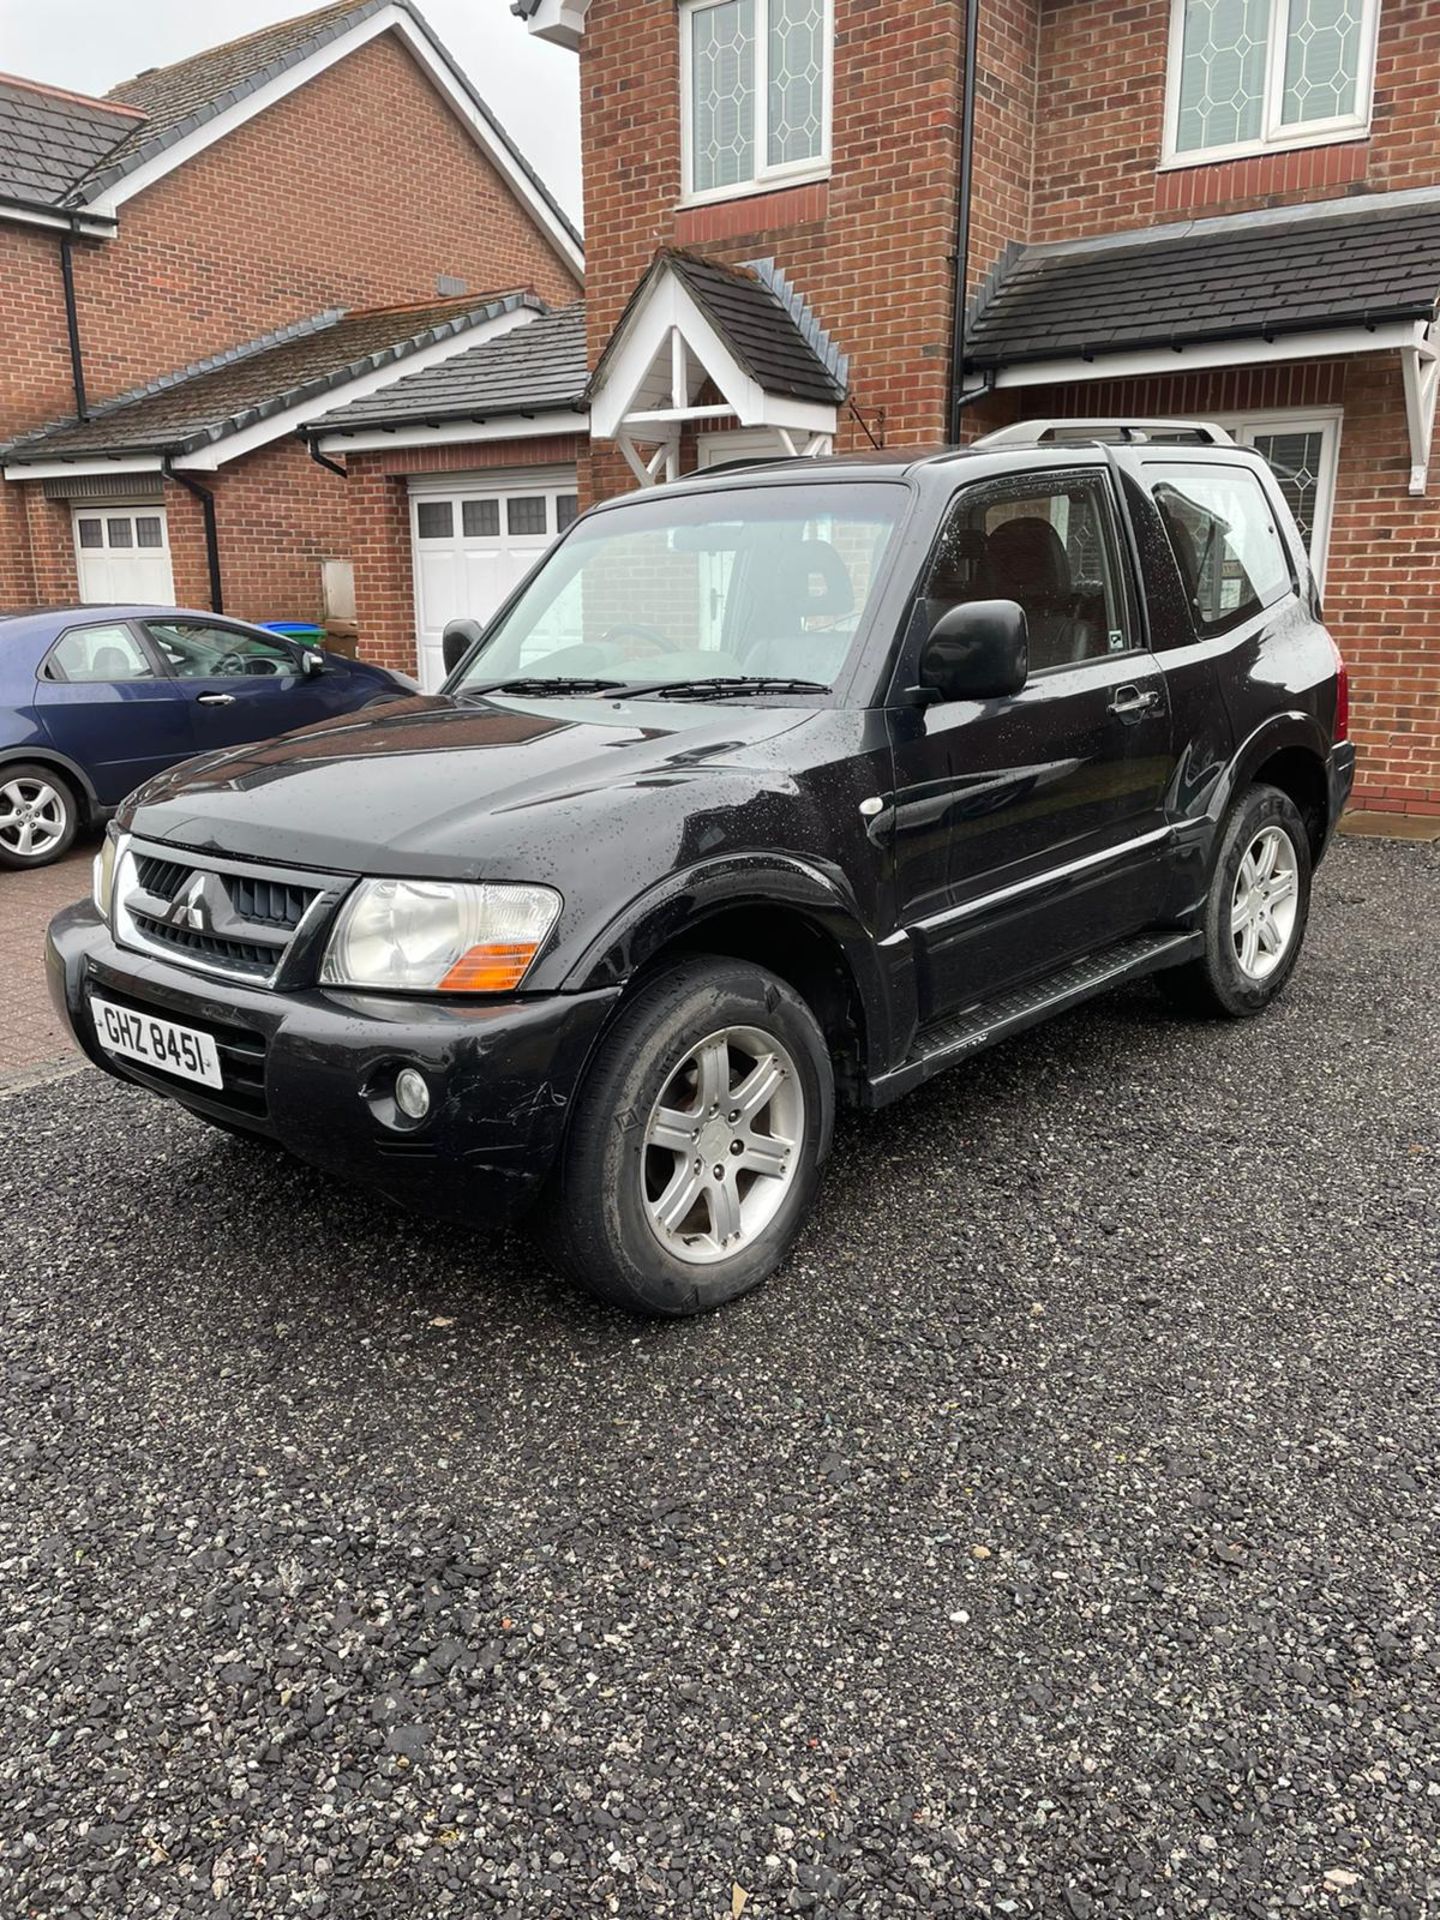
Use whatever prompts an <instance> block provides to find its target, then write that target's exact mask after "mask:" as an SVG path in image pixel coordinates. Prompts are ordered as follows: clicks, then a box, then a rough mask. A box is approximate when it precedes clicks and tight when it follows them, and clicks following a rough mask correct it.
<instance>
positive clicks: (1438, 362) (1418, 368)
mask: <svg viewBox="0 0 1440 1920" xmlns="http://www.w3.org/2000/svg"><path fill="white" fill-rule="evenodd" d="M1436 341H1437V333H1436V329H1435V327H1433V326H1430V327H1421V328H1417V330H1416V335H1415V339H1414V341H1413V342H1412V343H1411V344H1410V345H1409V346H1404V347H1402V348H1401V349H1400V363H1401V366H1402V367H1403V369H1404V373H1405V421H1406V424H1407V426H1408V427H1409V429H1410V491H1411V493H1413V494H1417V495H1418V494H1423V493H1424V492H1425V489H1426V487H1427V486H1428V485H1429V483H1430V453H1431V449H1432V448H1433V446H1434V444H1435V401H1436V398H1437V395H1440V348H1437V344H1436Z"/></svg>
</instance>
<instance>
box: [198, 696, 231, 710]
mask: <svg viewBox="0 0 1440 1920" xmlns="http://www.w3.org/2000/svg"><path fill="white" fill-rule="evenodd" d="M195 704H196V705H197V706H200V707H233V706H234V704H235V696H234V694H233V693H202V694H200V695H199V696H198V697H197V699H196V702H195Z"/></svg>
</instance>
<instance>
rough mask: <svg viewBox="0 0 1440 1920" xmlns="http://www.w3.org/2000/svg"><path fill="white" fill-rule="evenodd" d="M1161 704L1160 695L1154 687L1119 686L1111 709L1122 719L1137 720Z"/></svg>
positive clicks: (1111, 703)
mask: <svg viewBox="0 0 1440 1920" xmlns="http://www.w3.org/2000/svg"><path fill="white" fill-rule="evenodd" d="M1159 704H1160V696H1159V694H1158V693H1157V692H1156V691H1155V689H1154V688H1153V687H1117V688H1116V690H1115V698H1114V699H1113V700H1112V701H1111V702H1110V711H1111V713H1113V714H1115V715H1116V716H1117V718H1119V719H1121V720H1136V719H1138V718H1139V717H1140V715H1141V714H1142V713H1148V712H1149V711H1150V709H1151V708H1152V707H1158V706H1159Z"/></svg>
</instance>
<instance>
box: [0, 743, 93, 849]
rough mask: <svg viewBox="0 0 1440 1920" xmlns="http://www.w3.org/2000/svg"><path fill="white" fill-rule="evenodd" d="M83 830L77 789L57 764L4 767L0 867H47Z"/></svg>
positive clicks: (1, 773)
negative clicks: (57, 769)
mask: <svg viewBox="0 0 1440 1920" xmlns="http://www.w3.org/2000/svg"><path fill="white" fill-rule="evenodd" d="M79 830H80V803H79V801H78V800H77V799H76V797H75V789H74V788H73V787H72V786H71V785H70V782H69V781H68V780H66V779H65V778H64V776H63V775H62V774H59V773H57V772H56V771H55V769H54V767H46V766H42V765H40V764H39V763H38V762H31V761H23V762H17V763H16V764H15V765H13V766H5V767H0V867H48V866H49V864H50V862H51V861H52V860H58V859H59V858H60V857H61V855H62V854H65V853H68V852H69V851H70V848H71V846H72V844H73V843H74V839H75V835H76V834H77V833H78V832H79Z"/></svg>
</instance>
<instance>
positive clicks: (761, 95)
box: [680, 0, 835, 207]
mask: <svg viewBox="0 0 1440 1920" xmlns="http://www.w3.org/2000/svg"><path fill="white" fill-rule="evenodd" d="M725 4H726V0H681V6H680V170H681V192H680V204H681V206H682V207H704V206H709V205H710V204H711V203H712V202H714V201H717V200H742V199H745V198H746V197H747V196H749V195H751V194H756V193H776V192H778V191H779V190H780V188H782V187H794V186H803V185H805V184H806V183H807V182H810V181H814V180H828V179H829V177H830V142H831V138H832V129H833V125H834V118H833V113H832V99H833V94H834V81H835V0H820V4H821V8H822V11H823V13H824V16H825V18H824V25H823V28H822V31H821V35H820V42H821V49H820V51H821V79H820V151H819V153H817V154H815V155H814V156H813V157H811V158H809V159H806V160H791V161H788V162H787V163H786V164H785V165H784V166H777V167H772V166H769V165H767V163H766V159H765V155H766V154H767V152H768V151H769V147H770V0H755V172H754V175H753V176H752V178H750V179H748V180H737V181H735V182H734V183H733V184H732V185H730V186H724V187H705V188H696V187H695V186H694V185H693V184H692V182H693V181H694V178H695V102H694V98H693V96H692V93H691V82H692V77H693V75H694V71H695V63H694V51H695V16H696V15H697V14H700V13H708V12H709V11H710V9H711V8H712V7H717V6H723V5H725Z"/></svg>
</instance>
